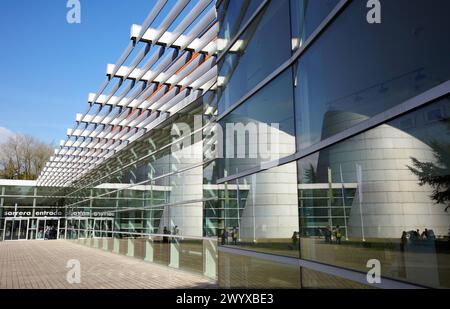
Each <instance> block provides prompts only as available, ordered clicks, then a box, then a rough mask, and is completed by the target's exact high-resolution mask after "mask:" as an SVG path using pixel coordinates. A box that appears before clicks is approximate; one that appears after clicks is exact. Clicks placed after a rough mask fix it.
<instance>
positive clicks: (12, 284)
mask: <svg viewBox="0 0 450 309" xmlns="http://www.w3.org/2000/svg"><path fill="white" fill-rule="evenodd" d="M71 259H76V260H79V261H80V264H81V283H80V284H70V283H69V282H67V280H66V276H67V272H68V271H69V268H66V264H67V262H68V261H69V260H71ZM215 287H216V285H215V282H213V281H210V280H209V279H207V278H204V277H202V276H199V275H196V274H191V273H188V272H184V271H180V270H176V269H171V268H168V267H164V266H160V265H157V264H153V263H148V262H144V261H142V260H138V259H134V258H130V257H126V256H122V255H118V254H114V253H111V252H107V251H102V250H98V249H94V248H89V247H85V246H82V245H78V244H74V243H71V242H67V241H64V240H51V241H16V242H0V289H153V288H161V289H177V288H187V289H192V288H215Z"/></svg>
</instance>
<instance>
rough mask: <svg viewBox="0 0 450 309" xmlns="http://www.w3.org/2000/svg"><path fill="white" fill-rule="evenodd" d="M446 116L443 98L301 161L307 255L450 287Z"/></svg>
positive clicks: (449, 111)
mask: <svg viewBox="0 0 450 309" xmlns="http://www.w3.org/2000/svg"><path fill="white" fill-rule="evenodd" d="M430 115H433V116H432V117H430ZM436 115H439V116H436ZM448 119H450V102H449V99H448V98H445V99H442V100H441V101H439V102H436V103H433V104H430V105H428V106H425V107H423V108H421V109H419V110H417V111H415V112H412V113H410V114H407V115H405V116H403V117H400V118H398V119H396V120H394V121H391V122H389V123H387V124H384V125H381V126H378V127H376V128H374V129H371V130H369V131H367V132H364V133H361V134H359V135H357V136H355V137H353V138H350V139H348V140H346V141H343V142H340V143H338V144H336V145H334V146H331V147H329V148H327V149H324V150H322V151H320V152H319V153H316V154H314V155H311V156H308V157H306V158H304V159H301V160H300V161H299V162H298V177H299V184H298V192H299V193H298V196H299V212H300V214H301V229H300V233H301V234H300V236H301V256H302V258H305V259H313V260H318V261H320V262H324V263H329V264H337V265H339V266H343V267H348V268H355V269H358V270H362V271H364V270H365V269H366V263H367V261H368V260H370V259H378V260H380V262H381V264H382V266H383V267H382V272H383V275H385V276H388V277H394V278H402V279H406V280H408V281H411V282H414V283H419V284H423V285H427V286H434V287H449V286H450V276H448V274H447V273H446V271H445V270H446V269H448V268H449V267H450V264H449V262H450V246H449V237H448V236H449V231H450V230H449V228H450V214H449V213H448V212H446V208H447V207H448V205H449V204H448V199H446V198H445V196H448V192H449V187H450V181H449V177H450V170H449V162H450V160H449V159H448V158H449V153H450V152H449V151H448V150H449V147H450V146H449V145H450V128H449V126H448V121H449V120H448Z"/></svg>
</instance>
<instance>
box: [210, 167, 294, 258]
mask: <svg viewBox="0 0 450 309" xmlns="http://www.w3.org/2000/svg"><path fill="white" fill-rule="evenodd" d="M296 178H297V172H296V169H295V162H292V163H289V164H286V165H283V166H280V167H276V168H272V169H270V170H267V171H264V172H260V173H257V174H253V175H251V176H248V177H244V178H241V179H239V180H236V181H232V182H229V183H227V184H225V185H222V186H221V188H220V190H219V191H220V193H219V196H220V197H221V198H220V199H219V200H220V201H221V203H222V205H223V209H222V213H221V214H222V222H223V229H222V230H220V231H219V240H220V244H221V245H228V246H235V247H238V248H243V249H248V250H254V251H260V252H267V253H272V254H277V255H285V256H294V257H298V256H299V254H298V250H299V242H298V231H299V230H298V224H299V221H298V209H297V189H296V187H297V183H296Z"/></svg>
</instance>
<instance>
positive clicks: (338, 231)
mask: <svg viewBox="0 0 450 309" xmlns="http://www.w3.org/2000/svg"><path fill="white" fill-rule="evenodd" d="M334 237H335V238H336V243H337V244H338V245H340V244H341V238H342V233H341V228H340V227H339V225H337V226H336V228H335V230H334Z"/></svg>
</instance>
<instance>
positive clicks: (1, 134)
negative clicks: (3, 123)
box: [0, 127, 14, 144]
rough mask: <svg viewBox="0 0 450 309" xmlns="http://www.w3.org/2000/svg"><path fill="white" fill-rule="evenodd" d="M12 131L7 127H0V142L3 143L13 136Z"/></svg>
mask: <svg viewBox="0 0 450 309" xmlns="http://www.w3.org/2000/svg"><path fill="white" fill-rule="evenodd" d="M13 135H14V133H13V132H12V131H10V130H8V129H7V128H4V127H0V144H1V143H4V142H6V141H7V140H8V138H9V137H10V136H13Z"/></svg>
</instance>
